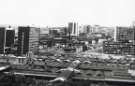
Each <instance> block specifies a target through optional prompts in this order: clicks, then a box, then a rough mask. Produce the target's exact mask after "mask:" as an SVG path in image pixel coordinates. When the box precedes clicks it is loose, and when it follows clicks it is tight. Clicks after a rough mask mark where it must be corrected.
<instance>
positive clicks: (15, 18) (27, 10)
mask: <svg viewBox="0 0 135 86" xmlns="http://www.w3.org/2000/svg"><path fill="white" fill-rule="evenodd" d="M72 21H74V22H78V23H79V24H90V25H94V24H99V25H104V26H117V25H122V26H129V25H131V23H132V22H133V21H135V0H0V24H11V25H12V24H13V25H31V24H34V25H40V26H64V25H67V23H68V22H72Z"/></svg>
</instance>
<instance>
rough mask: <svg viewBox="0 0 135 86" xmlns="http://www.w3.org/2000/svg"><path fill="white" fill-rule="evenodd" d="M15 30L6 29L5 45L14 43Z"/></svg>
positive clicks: (10, 45)
mask: <svg viewBox="0 0 135 86" xmlns="http://www.w3.org/2000/svg"><path fill="white" fill-rule="evenodd" d="M14 38H15V30H6V47H12V46H13V45H14Z"/></svg>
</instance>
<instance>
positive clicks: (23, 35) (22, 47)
mask: <svg viewBox="0 0 135 86" xmlns="http://www.w3.org/2000/svg"><path fill="white" fill-rule="evenodd" d="M29 32H30V27H18V47H17V54H18V55H22V54H26V53H27V52H28V51H29Z"/></svg>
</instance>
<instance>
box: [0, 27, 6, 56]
mask: <svg viewBox="0 0 135 86" xmlns="http://www.w3.org/2000/svg"><path fill="white" fill-rule="evenodd" d="M5 38H6V29H5V27H0V54H4V53H5V52H4V51H5V42H6V39H5Z"/></svg>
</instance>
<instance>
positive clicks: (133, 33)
mask: <svg viewBox="0 0 135 86" xmlns="http://www.w3.org/2000/svg"><path fill="white" fill-rule="evenodd" d="M114 36H115V37H114V38H115V41H130V40H131V41H135V27H116V28H115V34H114Z"/></svg>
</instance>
